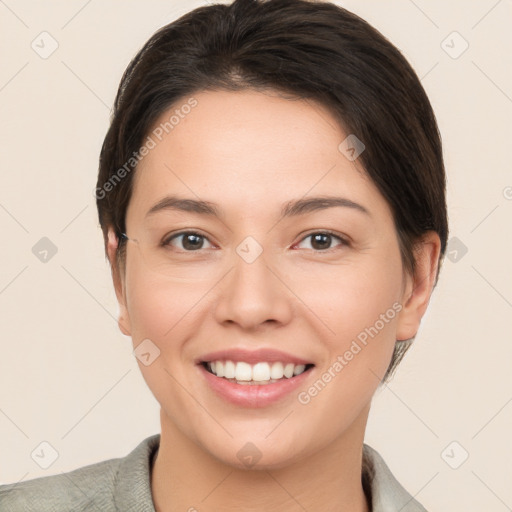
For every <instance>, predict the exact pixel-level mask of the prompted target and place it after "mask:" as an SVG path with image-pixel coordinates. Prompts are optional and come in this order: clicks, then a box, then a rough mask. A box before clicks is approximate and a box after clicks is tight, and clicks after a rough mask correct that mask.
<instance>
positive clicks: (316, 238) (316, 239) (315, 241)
mask: <svg viewBox="0 0 512 512" xmlns="http://www.w3.org/2000/svg"><path fill="white" fill-rule="evenodd" d="M311 238H312V240H311V245H312V246H313V248H314V249H328V248H329V246H330V245H331V235H329V234H326V233H317V234H315V235H312V237H311ZM322 244H323V245H322ZM318 245H319V246H318Z"/></svg>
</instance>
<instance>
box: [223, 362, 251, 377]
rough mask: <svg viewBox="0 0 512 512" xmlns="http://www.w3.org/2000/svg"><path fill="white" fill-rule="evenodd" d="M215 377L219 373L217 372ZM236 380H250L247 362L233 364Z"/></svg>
mask: <svg viewBox="0 0 512 512" xmlns="http://www.w3.org/2000/svg"><path fill="white" fill-rule="evenodd" d="M216 375H217V377H218V376H219V374H217V373H216ZM235 379H236V380H252V368H251V365H250V364H249V363H236V366H235Z"/></svg>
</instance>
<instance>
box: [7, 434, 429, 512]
mask: <svg viewBox="0 0 512 512" xmlns="http://www.w3.org/2000/svg"><path fill="white" fill-rule="evenodd" d="M159 444H160V434H155V435H153V436H151V437H148V438H146V439H145V440H144V441H142V442H141V443H140V444H139V445H138V446H137V447H136V448H135V449H134V450H133V451H132V452H131V453H129V454H128V455H127V456H126V457H122V458H118V459H110V460H106V461H103V462H98V463H96V464H91V465H89V466H85V467H82V468H78V469H75V470H74V471H70V472H67V473H61V474H59V475H51V476H46V477H41V478H35V479H33V480H27V481H25V482H19V483H16V484H9V485H2V486H0V511H1V512H86V511H87V512H95V511H97V512H115V511H117V512H155V508H154V504H153V499H152V496H151V484H150V477H151V467H152V465H153V459H154V457H155V455H156V453H157V450H158V447H159ZM363 461H364V464H363V468H364V471H363V476H364V477H365V479H366V480H367V482H368V485H369V492H370V494H371V502H372V509H371V510H372V512H426V510H425V509H424V508H423V507H422V506H421V505H420V504H419V503H418V502H417V501H416V500H415V499H414V498H413V497H412V496H411V495H410V494H409V493H408V492H407V491H406V490H405V489H404V488H403V487H402V486H401V485H400V483H399V482H398V481H397V480H396V478H395V477H394V476H393V474H392V473H391V471H390V470H389V468H388V467H387V465H386V463H385V462H384V460H383V459H382V457H381V456H380V455H379V454H378V452H376V451H375V450H374V449H373V448H371V447H370V446H368V445H366V444H365V445H363ZM191 506H193V504H192V505H191Z"/></svg>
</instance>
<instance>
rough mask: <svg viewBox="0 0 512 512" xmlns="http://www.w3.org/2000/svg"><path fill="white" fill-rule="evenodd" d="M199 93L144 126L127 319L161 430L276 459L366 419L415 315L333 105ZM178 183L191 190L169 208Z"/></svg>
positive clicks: (382, 220)
mask: <svg viewBox="0 0 512 512" xmlns="http://www.w3.org/2000/svg"><path fill="white" fill-rule="evenodd" d="M194 98H195V100H196V102H197V104H196V105H195V106H194V108H191V109H183V110H182V111H181V112H184V111H187V112H188V113H187V114H186V115H182V116H180V117H179V122H177V123H176V124H174V125H173V128H172V130H168V131H169V133H168V134H165V132H164V135H165V136H162V134H161V133H160V131H161V130H160V131H158V132H155V131H153V134H154V133H158V134H159V137H160V138H161V140H158V138H159V137H155V136H153V139H154V140H155V142H156V144H155V147H153V148H152V149H151V150H150V151H149V152H148V154H147V155H146V156H145V157H144V158H143V160H142V161H141V162H140V164H139V166H138V168H137V171H136V175H135V176H134V187H133V195H132V198H131V201H130V204H129V207H128V210H127V216H126V232H127V235H128V237H129V238H131V239H132V241H128V242H127V253H126V267H125V269H124V271H123V273H122V275H121V277H120V278H119V280H117V281H116V291H118V298H119V301H120V306H121V314H120V325H121V326H122V330H123V332H125V334H129V335H131V337H132V339H133V344H134V347H135V348H136V347H138V346H139V344H141V343H142V342H144V343H145V344H146V345H141V347H146V349H145V351H146V352H148V353H149V354H150V355H149V356H146V359H147V362H150V363H151V364H147V365H146V364H143V363H142V362H141V361H139V366H140V369H141V371H142V373H143V375H144V378H145V380H146V382H147V384H148V386H149V387H150V389H151V390H152V392H153V394H154V395H155V397H156V399H157V400H158V402H159V403H160V405H161V407H162V417H163V418H164V422H163V425H162V428H163V429H164V428H165V426H164V423H166V424H167V425H169V426H172V428H173V429H176V431H179V432H180V433H181V434H182V435H184V436H186V438H188V439H189V440H191V441H192V442H193V443H195V445H197V446H198V447H200V448H201V449H202V450H203V451H204V452H205V453H208V454H210V455H211V456H213V457H215V458H216V459H217V460H220V461H223V462H225V463H226V464H230V465H232V466H241V465H242V462H241V457H240V453H242V455H243V453H244V452H243V450H249V451H250V450H255V451H256V452H257V453H258V454H260V455H259V456H261V459H260V461H259V465H260V466H261V467H267V468H277V467H280V466H282V465H285V464H290V463H292V462H294V461H298V460H300V459H301V458H303V457H306V456H309V455H313V454H314V453H317V452H319V451H320V450H322V449H326V448H327V447H328V446H329V445H331V444H333V443H336V442H337V441H338V440H340V439H343V438H344V436H347V435H349V432H352V431H353V429H354V428H356V427H355V425H359V427H357V428H359V430H361V428H364V426H362V423H361V418H362V417H363V416H365V414H367V408H368V405H369V403H370V401H371V398H372V395H373V394H374V392H375V390H376V388H377V387H378V384H379V380H380V378H381V377H382V376H383V375H384V373H385V370H386V368H387V366H388V364H389V362H390V359H391V356H392V352H393V347H394V345H395V342H396V340H397V339H406V338H408V337H411V336H413V335H414V334H415V332H416V329H417V325H418V323H419V319H420V318H421V312H418V307H412V306H411V304H410V300H411V296H413V295H414V293H413V281H412V279H411V278H410V277H408V275H407V274H405V273H404V271H403V266H402V261H401V257H400V250H399V245H398V239H397V234H396V231H395V227H394V223H393V217H392V214H391V211H390V208H389V206H388V204H387V203H386V201H385V199H384V198H383V197H382V195H381V194H380V193H379V191H378V189H377V188H376V186H375V185H374V184H373V182H372V181H371V180H370V179H369V178H368V177H367V176H366V174H365V172H364V170H362V169H361V168H360V167H359V166H358V162H357V160H355V161H350V160H349V159H348V158H347V157H346V155H345V154H344V153H343V152H342V151H340V150H339V149H338V147H339V146H340V143H341V142H342V141H343V140H344V139H345V138H346V137H347V135H348V134H347V133H344V132H343V131H342V129H341V127H340V126H339V124H337V123H336V121H335V119H334V118H333V117H332V116H331V114H330V113H329V111H328V110H327V109H325V108H324V107H322V106H320V105H318V104H316V103H314V102H312V101H304V100H290V99H284V98H282V97H280V96H279V95H278V94H277V93H262V92H255V91H244V92H236V93H235V92H221V91H210V92H202V93H199V94H195V95H194ZM186 101H187V100H186V99H185V100H184V101H183V103H184V104H185V103H186ZM177 108H178V109H179V108H180V105H175V106H173V108H172V109H170V110H169V111H168V112H166V113H165V114H164V115H163V116H162V117H161V119H159V120H158V122H157V123H156V125H155V126H156V127H157V126H159V125H160V124H161V123H165V122H166V121H168V120H169V118H170V116H171V115H172V113H173V112H174V111H175V110H176V109H177ZM171 196H172V197H173V198H174V199H187V200H190V201H188V202H185V203H184V202H181V203H178V202H176V201H167V204H166V205H165V204H164V205H163V204H162V200H164V199H165V198H167V197H171ZM319 198H320V199H322V200H323V201H320V200H319ZM193 201H205V202H207V206H209V207H210V210H211V211H210V210H209V209H208V208H205V207H204V205H203V207H202V208H201V207H200V206H198V205H197V204H195V206H194V203H193ZM297 202H300V203H297ZM157 204H160V208H157V209H155V210H154V211H153V212H150V210H151V209H152V208H153V207H154V206H155V205H157ZM111 242H112V240H111ZM110 247H111V249H112V251H113V250H114V249H115V247H114V244H113V242H112V243H111V246H110ZM424 302H425V301H424ZM148 340H149V341H148ZM155 356H157V357H156V358H155ZM153 358H154V360H153ZM212 360H213V361H215V364H214V368H213V369H214V371H218V372H219V374H220V375H222V374H223V373H224V374H225V373H226V372H227V373H228V376H229V375H231V377H230V378H229V379H228V378H226V377H222V376H216V375H215V374H213V373H210V371H209V369H208V368H209V365H208V364H207V363H208V362H212ZM218 361H220V362H221V363H222V364H220V365H219V363H218ZM227 361H231V362H230V363H229V362H227ZM260 363H263V364H260ZM280 363H283V365H282V366H280ZM304 366H305V368H304ZM287 368H288V370H287ZM283 371H284V372H285V374H288V376H286V375H284V376H283ZM293 371H295V373H297V375H295V376H291V374H290V373H288V372H293ZM301 371H302V373H301ZM230 372H231V373H230ZM233 372H235V374H234V375H235V376H234V377H233ZM269 372H270V374H271V376H273V377H275V378H273V379H272V380H271V381H269V380H265V379H268V378H269ZM280 376H281V378H279V377H280ZM243 379H252V380H251V381H246V380H243ZM236 380H238V382H242V383H237V382H235V381H236ZM254 380H256V381H258V382H260V383H259V384H254ZM262 380H264V381H265V382H261V381H262ZM244 382H245V383H244ZM169 428H170V427H169ZM361 435H362V434H361ZM247 443H252V445H254V447H253V446H252V445H247ZM240 450H242V452H240Z"/></svg>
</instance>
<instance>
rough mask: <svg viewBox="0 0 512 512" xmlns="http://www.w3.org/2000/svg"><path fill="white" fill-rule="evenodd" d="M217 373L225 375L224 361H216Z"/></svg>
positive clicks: (218, 375) (221, 375)
mask: <svg viewBox="0 0 512 512" xmlns="http://www.w3.org/2000/svg"><path fill="white" fill-rule="evenodd" d="M215 373H216V374H217V377H224V363H223V362H222V361H217V362H216V363H215Z"/></svg>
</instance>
